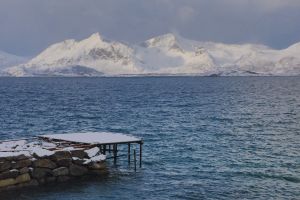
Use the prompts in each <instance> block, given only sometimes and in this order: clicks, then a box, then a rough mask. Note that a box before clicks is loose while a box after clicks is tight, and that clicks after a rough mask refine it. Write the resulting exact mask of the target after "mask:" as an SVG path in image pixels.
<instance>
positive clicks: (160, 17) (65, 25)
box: [0, 0, 300, 56]
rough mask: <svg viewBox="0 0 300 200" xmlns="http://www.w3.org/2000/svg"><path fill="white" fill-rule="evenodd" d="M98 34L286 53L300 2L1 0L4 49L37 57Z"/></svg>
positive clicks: (298, 38) (298, 35) (298, 24)
mask: <svg viewBox="0 0 300 200" xmlns="http://www.w3.org/2000/svg"><path fill="white" fill-rule="evenodd" d="M94 32H100V34H102V35H103V36H104V37H106V38H109V39H112V40H119V41H124V42H130V43H132V42H140V41H143V40H145V39H148V38H150V37H153V36H156V35H160V34H164V33H168V32H174V33H177V34H180V35H182V36H184V37H186V38H190V39H194V40H200V41H216V42H224V43H262V44H265V45H268V46H271V47H274V48H285V47H287V46H289V45H291V44H293V43H296V42H300V0H0V49H1V50H4V51H6V52H9V53H12V54H16V55H22V56H32V55H35V54H37V53H38V52H40V51H41V50H43V49H44V48H46V47H47V46H48V45H49V44H52V43H54V42H58V41H62V40H64V39H67V38H75V39H83V38H85V37H88V36H89V35H90V34H92V33H94Z"/></svg>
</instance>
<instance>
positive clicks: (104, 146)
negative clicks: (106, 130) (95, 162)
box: [103, 144, 106, 155]
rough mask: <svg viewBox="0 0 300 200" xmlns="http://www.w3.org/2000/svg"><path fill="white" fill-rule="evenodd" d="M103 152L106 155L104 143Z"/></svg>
mask: <svg viewBox="0 0 300 200" xmlns="http://www.w3.org/2000/svg"><path fill="white" fill-rule="evenodd" d="M103 154H104V155H106V144H105V145H103Z"/></svg>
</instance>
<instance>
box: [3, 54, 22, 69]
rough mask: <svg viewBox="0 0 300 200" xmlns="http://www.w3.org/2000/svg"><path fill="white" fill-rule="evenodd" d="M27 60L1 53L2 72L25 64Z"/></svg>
mask: <svg viewBox="0 0 300 200" xmlns="http://www.w3.org/2000/svg"><path fill="white" fill-rule="evenodd" d="M26 60H27V59H26V58H23V57H19V56H15V55H12V54H9V53H6V52H4V51H0V71H1V70H3V69H5V68H8V67H11V66H14V65H18V64H21V63H24V62H25V61H26Z"/></svg>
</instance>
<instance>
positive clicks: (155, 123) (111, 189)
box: [0, 77, 300, 200]
mask: <svg viewBox="0 0 300 200" xmlns="http://www.w3.org/2000/svg"><path fill="white" fill-rule="evenodd" d="M85 131H112V132H121V133H128V134H132V135H135V136H139V137H142V138H143V139H144V141H145V144H144V149H143V153H144V154H143V167H142V168H141V169H139V168H138V169H137V172H134V169H133V165H132V164H131V165H130V166H128V164H127V160H126V159H127V157H126V150H125V149H124V153H125V157H120V159H119V160H118V162H117V165H116V166H114V165H113V163H111V161H108V165H109V168H110V173H109V174H108V175H105V176H103V177H86V178H80V179H78V180H76V181H71V182H66V183H59V184H55V185H50V186H42V187H35V188H32V189H25V190H20V191H14V192H6V193H3V194H1V195H0V199H1V200H6V199H8V200H9V199H14V200H19V199H20V200H62V199H66V200H70V199H78V200H96V199H97V200H98V199H118V200H119V199H153V200H157V199H197V200H198V199H300V78H299V77H134V78H0V137H1V139H10V138H13V139H15V138H23V137H30V136H35V135H39V134H45V133H67V132H85ZM121 150H122V149H121ZM120 153H122V151H120Z"/></svg>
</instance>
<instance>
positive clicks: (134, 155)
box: [133, 149, 136, 171]
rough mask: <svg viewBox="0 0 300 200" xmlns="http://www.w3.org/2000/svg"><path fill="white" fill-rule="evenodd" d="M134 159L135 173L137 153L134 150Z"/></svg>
mask: <svg viewBox="0 0 300 200" xmlns="http://www.w3.org/2000/svg"><path fill="white" fill-rule="evenodd" d="M133 158H134V171H136V151H135V149H134V150H133Z"/></svg>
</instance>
